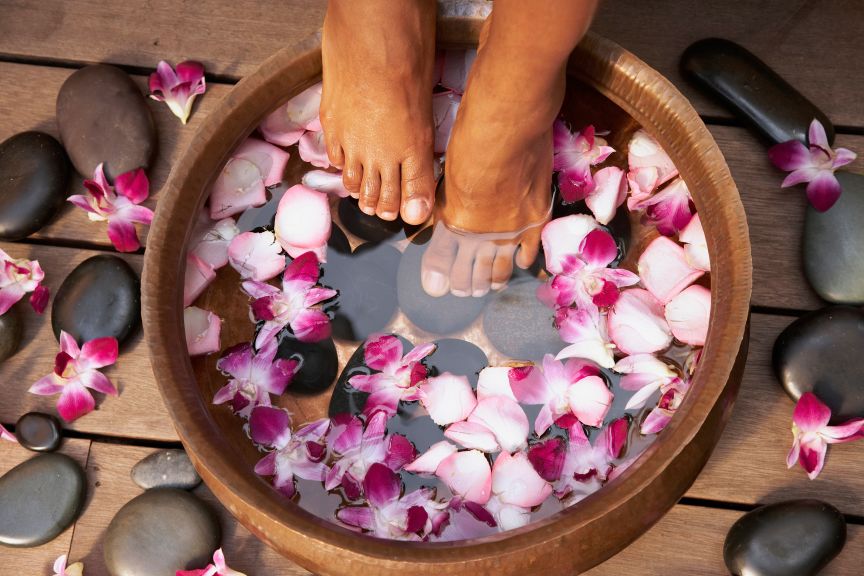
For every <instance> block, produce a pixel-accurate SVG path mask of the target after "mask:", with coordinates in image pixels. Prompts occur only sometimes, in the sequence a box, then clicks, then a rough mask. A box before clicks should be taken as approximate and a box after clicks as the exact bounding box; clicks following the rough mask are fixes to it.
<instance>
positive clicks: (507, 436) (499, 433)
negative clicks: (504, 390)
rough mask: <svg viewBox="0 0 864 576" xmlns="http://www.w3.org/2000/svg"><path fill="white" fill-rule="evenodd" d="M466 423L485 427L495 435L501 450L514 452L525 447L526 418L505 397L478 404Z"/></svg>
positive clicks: (516, 404) (512, 401) (512, 402)
mask: <svg viewBox="0 0 864 576" xmlns="http://www.w3.org/2000/svg"><path fill="white" fill-rule="evenodd" d="M468 422H469V423H472V424H482V425H483V426H485V427H486V428H487V429H488V430H489V431H491V432H492V434H494V435H495V440H497V442H498V445H499V446H501V449H502V450H506V451H508V452H514V451H516V450H519V449H520V448H523V447H524V446H525V443H526V439H527V437H528V417H527V416H526V415H525V411H524V410H522V407H521V406H520V405H519V404H518V403H517V402H515V401H514V400H512V399H510V398H508V397H506V396H491V397H488V398H484V399H483V400H481V401H480V402H478V403H477V407H476V408H475V409H474V411H473V412H472V413H471V415H470V416H469V417H468Z"/></svg>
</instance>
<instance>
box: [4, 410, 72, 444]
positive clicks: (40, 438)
mask: <svg viewBox="0 0 864 576" xmlns="http://www.w3.org/2000/svg"><path fill="white" fill-rule="evenodd" d="M62 432H63V427H62V426H61V425H60V421H59V420H58V419H57V418H56V417H54V416H52V415H51V414H43V413H42V412H28V413H27V414H24V415H23V416H21V418H19V419H18V422H16V423H15V437H16V438H18V442H20V443H21V445H22V446H24V447H25V448H27V449H28V450H33V451H34V452H53V451H54V450H56V449H57V448H58V447H59V446H60V440H61V439H62Z"/></svg>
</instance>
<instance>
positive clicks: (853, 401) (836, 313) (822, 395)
mask: <svg viewBox="0 0 864 576" xmlns="http://www.w3.org/2000/svg"><path fill="white" fill-rule="evenodd" d="M862 350H864V312H862V311H861V310H859V309H857V308H851V307H847V306H829V307H827V308H822V309H821V310H817V311H815V312H811V313H809V314H807V315H805V316H802V317H801V318H798V319H797V320H795V321H794V322H792V323H791V324H789V326H787V327H786V329H785V330H783V332H781V333H780V335H779V336H778V337H777V340H776V341H775V342H774V351H773V364H774V373H775V374H776V375H777V378H778V379H779V380H780V383H781V384H782V385H783V388H784V389H785V390H786V393H787V394H789V396H791V397H792V399H794V400H798V398H800V397H801V395H802V394H803V393H804V392H813V393H814V394H816V396H818V397H819V399H820V400H822V401H823V402H824V403H825V404H827V405H828V407H829V408H831V415H832V422H833V423H835V424H837V423H840V422H844V421H846V420H849V419H851V418H861V417H864V382H862V380H861V374H864V355H862V354H861V351H862Z"/></svg>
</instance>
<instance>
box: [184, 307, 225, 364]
mask: <svg viewBox="0 0 864 576" xmlns="http://www.w3.org/2000/svg"><path fill="white" fill-rule="evenodd" d="M183 328H184V330H185V333H186V349H187V350H188V351H189V355H190V356H201V355H203V354H211V353H213V352H218V351H219V348H220V345H219V335H220V334H221V332H222V319H221V318H219V316H217V315H216V314H214V313H213V312H210V311H208V310H202V309H201V308H197V307H195V306H189V307H187V308H184V309H183Z"/></svg>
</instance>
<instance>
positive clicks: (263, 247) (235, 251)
mask: <svg viewBox="0 0 864 576" xmlns="http://www.w3.org/2000/svg"><path fill="white" fill-rule="evenodd" d="M228 261H229V262H230V263H231V266H232V267H233V268H234V269H235V270H237V272H239V273H240V277H241V278H243V279H247V278H251V279H253V280H258V281H261V282H263V281H265V280H269V279H271V278H274V277H276V276H277V275H279V274H281V273H282V271H283V270H285V256H283V255H282V246H281V245H280V244H279V243H278V242H277V241H276V235H275V234H273V233H272V232H270V231H269V230H265V231H263V232H244V233H242V234H239V235H237V236H235V237H234V239H233V240H231V244H229V246H228Z"/></svg>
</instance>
